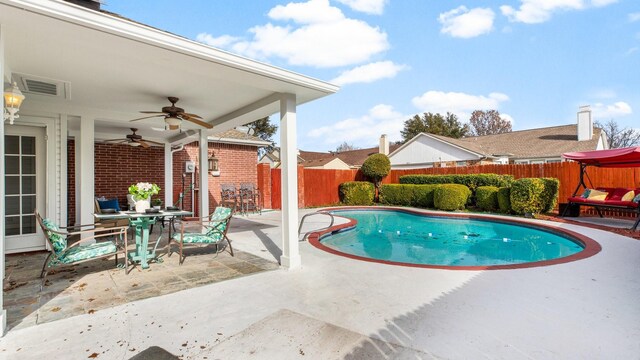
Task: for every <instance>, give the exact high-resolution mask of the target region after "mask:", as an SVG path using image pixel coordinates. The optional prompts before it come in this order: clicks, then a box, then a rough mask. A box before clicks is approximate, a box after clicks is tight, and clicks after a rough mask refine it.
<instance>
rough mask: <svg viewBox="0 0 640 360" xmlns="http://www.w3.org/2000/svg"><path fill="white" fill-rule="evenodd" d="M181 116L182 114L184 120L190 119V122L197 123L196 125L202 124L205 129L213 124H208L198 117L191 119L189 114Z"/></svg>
mask: <svg viewBox="0 0 640 360" xmlns="http://www.w3.org/2000/svg"><path fill="white" fill-rule="evenodd" d="M182 116H183V117H182V118H183V119H185V120H187V121H190V122H192V123H194V124H198V125H200V126H202V127H204V128H207V129H211V128H213V125H211V124H209V123H206V122H204V121H200V120H198V119H193V118H191V117H190V116H185V115H184V114H182Z"/></svg>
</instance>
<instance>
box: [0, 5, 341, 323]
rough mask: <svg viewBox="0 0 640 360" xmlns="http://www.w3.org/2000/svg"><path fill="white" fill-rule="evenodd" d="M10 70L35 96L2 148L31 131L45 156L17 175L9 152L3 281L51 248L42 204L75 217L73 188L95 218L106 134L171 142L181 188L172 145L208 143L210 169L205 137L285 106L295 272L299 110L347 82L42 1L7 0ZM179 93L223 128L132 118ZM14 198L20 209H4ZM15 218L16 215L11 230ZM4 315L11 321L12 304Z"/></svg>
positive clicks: (286, 233)
mask: <svg viewBox="0 0 640 360" xmlns="http://www.w3.org/2000/svg"><path fill="white" fill-rule="evenodd" d="M27 25H28V26H27ZM0 78H2V80H3V83H4V84H5V85H6V84H8V83H10V82H16V83H18V86H19V87H20V88H21V89H22V91H23V93H24V95H25V96H26V100H25V101H24V103H23V105H22V107H21V108H20V111H19V113H18V115H19V118H17V119H15V121H14V123H13V124H10V123H9V122H5V123H4V125H3V126H1V127H0V141H2V146H0V155H2V156H0V157H2V158H3V159H4V158H5V152H4V151H5V139H7V138H6V137H5V136H11V137H12V138H11V139H12V141H13V139H26V140H24V143H26V142H28V141H32V140H33V143H34V145H33V148H34V149H35V150H34V152H33V154H31V153H28V154H27V153H25V154H22V155H20V156H22V157H23V158H29V161H33V162H34V164H33V166H32V168H33V173H24V172H20V171H22V170H18V171H19V172H18V173H17V175H16V174H14V171H15V169H13V168H12V169H10V171H9V172H7V169H6V168H5V161H0V199H1V201H2V206H1V208H2V209H3V210H2V217H3V221H0V234H1V237H0V246H1V247H2V249H4V250H3V251H2V253H1V254H0V275H2V277H3V278H4V277H5V273H4V271H5V267H6V264H5V262H4V261H5V260H4V259H5V256H4V255H5V252H7V253H8V252H23V251H37V250H44V249H45V243H44V241H43V237H42V234H41V233H40V230H39V229H38V227H37V226H36V224H35V221H34V218H33V216H32V215H31V214H32V213H33V210H34V208H37V209H38V210H39V211H40V212H41V213H42V214H43V216H45V217H48V218H50V219H52V220H53V221H54V222H56V223H58V224H66V223H67V220H68V219H67V215H68V214H67V209H68V207H69V204H68V203H67V199H68V191H74V192H75V194H76V197H75V198H76V204H75V206H76V219H75V220H76V223H79V224H89V223H93V222H94V217H93V212H94V196H95V195H97V194H95V178H94V169H95V164H94V144H95V143H96V142H97V141H101V140H104V139H112V138H117V137H123V136H124V135H126V134H127V133H129V132H130V130H129V128H130V127H132V126H131V124H135V125H136V126H135V127H137V128H138V129H139V130H138V134H140V135H142V136H143V137H144V138H145V139H148V140H152V141H156V142H159V143H161V144H162V146H163V148H164V154H165V156H164V162H165V166H164V183H163V184H158V185H160V187H162V188H164V189H173V188H174V186H173V185H174V184H173V176H172V172H171V171H172V156H171V155H172V151H174V150H175V149H177V148H179V147H180V146H181V145H184V144H187V143H190V142H193V141H198V142H199V144H200V150H199V161H198V163H197V164H196V166H197V167H198V168H199V169H207V168H208V164H207V159H208V158H209V156H210V153H209V152H208V148H207V146H206V144H207V142H208V137H209V135H210V134H212V133H216V132H222V131H226V130H228V129H232V128H234V127H236V126H240V125H244V124H246V123H249V122H251V121H254V120H256V119H259V118H262V117H265V116H269V115H272V114H275V113H279V124H278V125H279V127H280V134H281V138H280V145H281V148H282V168H283V176H282V188H283V189H285V190H284V191H283V192H282V204H283V208H284V209H286V210H285V211H284V212H283V213H282V217H281V220H282V224H283V231H282V237H283V248H282V256H281V257H280V259H278V261H279V262H280V264H281V265H282V267H284V268H287V269H293V268H297V267H299V266H300V263H301V261H300V254H299V251H298V241H297V236H296V235H297V213H298V209H297V194H296V189H297V177H296V147H297V146H296V107H297V106H299V105H301V104H304V103H306V102H309V101H313V100H316V99H319V98H321V97H323V96H326V95H329V94H332V93H334V92H336V91H337V87H336V86H334V85H331V84H328V83H325V82H322V81H319V80H316V79H312V78H309V77H306V76H304V75H300V74H296V73H292V72H289V71H287V70H283V69H280V68H277V67H274V66H271V65H268V64H264V63H259V62H256V61H253V60H250V59H246V58H242V57H239V56H235V55H232V54H229V53H226V52H224V51H220V50H217V49H214V48H211V47H208V46H205V45H203V44H200V43H197V42H194V41H192V40H189V39H185V38H182V37H180V36H176V35H173V34H170V33H167V32H164V31H161V30H158V29H155V28H151V27H148V26H145V25H143V24H140V23H136V22H134V21H131V20H128V19H124V18H121V17H119V16H117V15H114V14H110V13H105V12H100V11H95V10H91V9H88V8H85V7H82V6H78V5H74V4H71V3H68V2H62V1H41V0H0ZM168 96H175V97H179V98H180V101H179V103H178V104H177V106H180V107H183V108H184V109H185V111H186V112H189V113H192V114H198V115H200V116H201V117H202V118H203V121H204V122H206V123H208V124H210V125H212V126H213V127H212V129H206V128H203V127H201V126H198V125H196V124H192V123H189V122H187V121H182V123H181V124H180V129H179V130H170V131H156V130H155V129H156V128H158V127H159V128H163V127H165V122H164V121H163V119H162V118H155V119H145V120H141V121H138V122H135V123H131V122H130V121H129V120H131V119H135V118H138V117H140V116H141V114H140V111H141V110H157V111H159V110H160V109H161V108H162V107H163V106H167V105H169V104H168V102H167V97H168ZM70 139H73V140H74V143H75V161H74V164H73V166H74V169H75V188H74V189H70V190H68V189H67V183H68V178H67V175H68V173H69V169H68V166H67V152H66V149H67V143H68V141H69V140H70ZM20 141H23V140H20ZM20 144H22V143H20ZM202 144H205V146H202ZM25 161H26V160H25ZM122 165H123V166H126V163H125V164H122ZM18 169H22V168H20V167H18ZM14 175H15V176H18V178H14V177H12V176H14ZM114 176H117V169H114ZM199 176H200V179H199V184H200V188H199V192H198V194H199V198H198V199H197V200H198V208H199V210H200V213H201V214H208V213H210V210H212V209H211V208H210V205H209V196H208V194H209V189H208V185H207V184H208V181H207V177H208V176H210V174H209V173H208V172H207V171H200V172H199ZM16 179H18V180H16ZM20 179H22V181H23V184H26V183H24V181H27V183H28V184H29V188H28V189H27V187H26V185H23V186H22V187H20V186H19V187H18V188H19V190H17V193H13V192H11V193H5V185H6V184H8V185H11V182H12V181H14V180H16V181H20ZM164 194H165V201H164V202H165V204H172V203H173V201H174V194H173V192H172V191H165V193H164ZM18 203H20V205H19V206H15V204H18ZM8 205H12V207H11V209H12V210H11V211H17V212H16V213H15V214H14V213H11V214H9V213H7V212H5V209H7V206H8ZM16 208H17V210H16ZM9 215H10V216H12V220H11V221H13V222H11V223H9V225H10V230H11V231H10V232H9V233H7V229H8V227H7V221H6V217H7V216H9ZM133 276H135V274H131V277H133ZM0 302H2V298H1V297H0ZM0 317H1V319H0V323H1V324H2V329H4V328H5V326H6V312H5V310H4V309H3V310H2V312H1V313H0ZM3 332H4V331H3Z"/></svg>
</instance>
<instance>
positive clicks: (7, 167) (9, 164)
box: [4, 155, 20, 174]
mask: <svg viewBox="0 0 640 360" xmlns="http://www.w3.org/2000/svg"><path fill="white" fill-rule="evenodd" d="M4 173H5V174H19V173H20V156H12V155H7V156H5V157H4Z"/></svg>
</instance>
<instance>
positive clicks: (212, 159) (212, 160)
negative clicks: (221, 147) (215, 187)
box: [207, 152, 220, 176]
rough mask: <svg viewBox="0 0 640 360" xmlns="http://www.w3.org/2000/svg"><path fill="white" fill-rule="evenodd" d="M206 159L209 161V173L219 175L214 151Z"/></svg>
mask: <svg viewBox="0 0 640 360" xmlns="http://www.w3.org/2000/svg"><path fill="white" fill-rule="evenodd" d="M207 161H208V162H209V173H211V175H212V176H220V167H219V166H218V159H217V158H216V153H215V152H214V153H213V155H211V157H209V159H208V160H207Z"/></svg>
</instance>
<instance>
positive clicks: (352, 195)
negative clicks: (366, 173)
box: [340, 181, 375, 205]
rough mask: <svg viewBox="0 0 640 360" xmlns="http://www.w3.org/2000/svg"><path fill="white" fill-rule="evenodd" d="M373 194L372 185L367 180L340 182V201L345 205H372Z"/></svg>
mask: <svg viewBox="0 0 640 360" xmlns="http://www.w3.org/2000/svg"><path fill="white" fill-rule="evenodd" d="M374 194H375V190H374V186H373V184H372V183H370V182H368V181H349V182H345V183H342V184H340V201H341V202H342V203H343V204H345V205H372V204H373V196H374Z"/></svg>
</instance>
